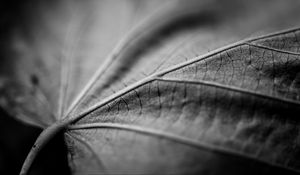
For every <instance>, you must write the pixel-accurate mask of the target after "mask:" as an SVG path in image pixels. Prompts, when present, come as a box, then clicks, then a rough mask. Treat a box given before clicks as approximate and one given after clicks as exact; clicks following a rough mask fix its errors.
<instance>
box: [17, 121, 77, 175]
mask: <svg viewBox="0 0 300 175" xmlns="http://www.w3.org/2000/svg"><path fill="white" fill-rule="evenodd" d="M70 122H72V121H70V120H61V121H58V122H56V123H54V124H53V125H51V126H49V127H48V128H46V129H44V130H43V131H42V133H41V134H40V135H39V136H38V138H37V140H36V141H35V143H34V145H33V146H32V148H31V150H30V152H29V154H28V155H27V157H26V159H25V161H24V163H23V166H22V169H21V171H20V175H26V174H27V173H28V172H29V169H30V167H31V165H32V163H33V161H34V159H35V158H36V157H37V155H38V153H39V152H40V151H41V149H42V148H43V147H44V146H45V145H46V144H47V143H48V142H49V141H50V140H51V139H52V138H53V137H54V136H55V135H56V134H57V133H58V132H60V131H62V130H63V129H64V128H65V127H66V126H67V125H68V124H69V123H70Z"/></svg>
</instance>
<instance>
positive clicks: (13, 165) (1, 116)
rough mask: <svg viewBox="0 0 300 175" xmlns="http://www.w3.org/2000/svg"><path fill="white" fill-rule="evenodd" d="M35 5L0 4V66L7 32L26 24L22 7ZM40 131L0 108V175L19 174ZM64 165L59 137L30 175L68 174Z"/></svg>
mask: <svg viewBox="0 0 300 175" xmlns="http://www.w3.org/2000/svg"><path fill="white" fill-rule="evenodd" d="M36 2H37V0H30V1H29V0H22V1H20V0H0V64H1V61H3V60H1V57H2V56H3V51H4V50H5V49H6V46H7V44H6V42H7V39H8V37H9V36H10V34H11V30H12V29H13V28H14V27H16V26H18V25H21V24H22V23H24V22H26V21H24V20H22V16H23V15H24V7H26V6H28V5H31V4H32V3H36ZM0 71H1V70H0ZM2 71H4V70H2ZM0 93H1V92H0ZM0 95H1V94H0ZM41 131H42V130H41V129H39V128H35V127H32V126H28V125H26V124H23V123H21V122H19V121H17V120H15V119H13V117H11V116H9V115H8V114H7V113H6V112H5V111H4V110H3V109H2V108H0V174H1V175H10V174H19V171H20V169H21V167H22V164H23V161H24V160H25V158H26V156H27V154H28V152H29V151H30V149H31V146H32V145H33V144H34V141H35V140H36V138H37V136H38V135H39V134H40V132H41ZM67 163H68V161H67V150H66V147H65V144H64V140H63V135H62V134H59V135H58V136H57V137H56V138H55V139H54V140H52V141H51V142H50V143H49V145H47V146H46V147H45V149H43V150H42V152H41V154H40V155H39V156H38V158H37V159H36V161H35V162H34V165H33V167H32V168H31V172H30V174H49V175H50V174H70V171H69V168H68V164H67Z"/></svg>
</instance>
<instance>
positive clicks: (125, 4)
mask: <svg viewBox="0 0 300 175" xmlns="http://www.w3.org/2000/svg"><path fill="white" fill-rule="evenodd" d="M299 6H300V4H299V3H298V2H297V1H295V2H294V1H291V2H290V3H283V2H282V1H264V2H261V1H251V2H248V1H234V0H232V1H228V2H223V1H220V2H219V1H201V2H199V1H189V3H187V2H186V1H179V2H177V1H171V2H164V4H162V3H161V2H155V1H151V2H148V1H147V2H139V1H118V2H117V1H89V2H88V3H82V2H77V1H61V2H53V3H50V2H47V3H44V2H41V3H39V4H37V5H36V6H35V8H34V9H30V8H29V10H34V13H33V14H34V16H38V18H37V19H35V20H33V15H31V14H29V15H28V16H25V17H24V19H26V20H27V21H28V24H26V25H24V26H22V25H20V26H17V27H16V30H15V31H14V32H12V34H11V35H10V37H8V38H9V39H8V47H7V48H5V49H6V50H4V61H3V64H2V65H1V67H3V68H5V67H6V69H5V71H1V77H0V78H1V79H0V90H1V98H0V104H1V105H2V106H3V107H4V108H5V109H7V111H9V112H10V113H11V114H13V115H15V116H16V117H17V118H18V119H20V120H22V121H24V122H26V123H30V124H33V125H37V126H40V127H42V128H45V127H47V126H52V125H53V123H57V122H60V121H70V122H69V123H68V124H67V125H66V126H65V127H64V129H66V130H65V133H64V136H65V141H66V144H67V145H68V148H69V165H70V167H71V169H72V171H73V173H74V174H89V173H104V174H124V173H125V174H141V173H143V174H157V173H163V174H199V173H203V174H234V173H236V174H240V173H243V174H254V173H256V174H257V173H261V174H262V173H269V172H271V171H275V172H279V173H291V174H294V173H295V174H296V173H297V172H299V171H300V162H299V160H300V137H299V127H298V126H299V117H298V116H299V112H300V108H299V105H300V102H299V100H300V88H299V87H300V73H299V70H300V58H299V57H300V52H299V41H300V30H299V29H297V28H296V29H291V30H286V31H284V32H278V33H275V34H270V35H269V34H268V33H270V32H275V31H278V30H282V29H288V28H290V27H295V26H297V25H299V16H300V14H299V12H298V11H299V10H298V9H299ZM254 12H255V13H254ZM36 14H40V15H36ZM258 34H259V35H261V36H262V37H258ZM250 35H252V36H253V37H251V38H252V39H244V38H250ZM232 43H233V44H232ZM7 68H10V69H7ZM93 75H96V76H93ZM91 77H92V78H91Z"/></svg>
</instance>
